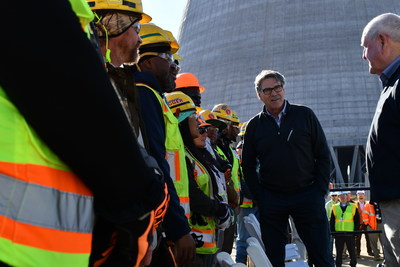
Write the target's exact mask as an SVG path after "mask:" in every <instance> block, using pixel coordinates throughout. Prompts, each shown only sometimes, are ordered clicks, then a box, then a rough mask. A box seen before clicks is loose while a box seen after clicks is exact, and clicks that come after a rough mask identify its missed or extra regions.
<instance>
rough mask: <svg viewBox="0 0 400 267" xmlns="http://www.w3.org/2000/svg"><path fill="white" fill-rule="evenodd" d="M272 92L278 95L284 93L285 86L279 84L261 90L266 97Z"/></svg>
mask: <svg viewBox="0 0 400 267" xmlns="http://www.w3.org/2000/svg"><path fill="white" fill-rule="evenodd" d="M272 90H274V91H275V92H276V93H279V92H282V90H283V86H282V85H281V84H278V85H275V86H274V87H272V88H264V89H261V91H262V92H263V93H264V95H270V94H271V93H272Z"/></svg>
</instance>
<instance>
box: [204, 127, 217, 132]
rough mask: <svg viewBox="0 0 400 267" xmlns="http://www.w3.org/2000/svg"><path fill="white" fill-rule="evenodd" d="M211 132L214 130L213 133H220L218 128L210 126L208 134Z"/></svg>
mask: <svg viewBox="0 0 400 267" xmlns="http://www.w3.org/2000/svg"><path fill="white" fill-rule="evenodd" d="M210 130H212V131H216V132H218V131H219V129H218V127H214V126H208V128H207V132H208V131H210Z"/></svg>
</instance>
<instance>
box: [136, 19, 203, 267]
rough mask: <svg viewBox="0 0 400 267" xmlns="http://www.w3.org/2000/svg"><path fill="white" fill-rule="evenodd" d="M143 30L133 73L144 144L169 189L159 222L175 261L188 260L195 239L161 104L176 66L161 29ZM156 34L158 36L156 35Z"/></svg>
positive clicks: (147, 27)
mask: <svg viewBox="0 0 400 267" xmlns="http://www.w3.org/2000/svg"><path fill="white" fill-rule="evenodd" d="M142 30H143V31H141V38H142V39H143V43H142V44H141V46H140V48H139V56H140V59H139V64H138V65H139V68H140V71H138V72H135V73H134V75H135V82H136V87H137V89H138V94H139V99H140V111H141V112H140V114H141V118H142V120H143V124H144V130H145V132H146V136H147V140H145V144H147V145H148V149H149V153H150V154H151V155H152V156H153V157H154V158H155V159H156V160H157V163H158V164H159V166H160V168H161V169H162V171H163V173H164V174H165V181H166V183H167V184H168V191H169V193H170V201H169V208H168V210H167V213H166V215H165V218H164V221H163V224H162V225H163V228H164V230H165V234H166V240H168V241H172V242H173V243H174V244H175V248H176V252H177V255H176V260H177V262H178V263H179V264H187V263H188V262H191V261H192V260H193V259H194V257H195V253H196V252H195V243H194V240H193V238H192V236H191V235H190V227H189V222H188V219H187V218H186V217H185V213H184V210H183V208H182V207H181V206H180V202H179V198H178V195H177V192H176V189H175V186H174V182H173V180H172V178H171V174H170V173H171V172H170V165H169V164H168V161H167V159H166V147H165V141H166V135H167V132H166V126H165V122H164V115H163V104H162V101H164V99H163V97H164V93H165V92H171V91H172V90H173V89H174V88H175V79H176V75H177V74H178V67H177V65H176V64H175V63H174V61H173V57H172V53H171V45H172V44H171V43H170V42H168V40H167V39H165V40H164V39H163V38H162V36H164V35H163V33H164V32H163V29H161V28H159V27H158V26H156V25H154V24H151V25H150V24H143V25H142ZM153 31H154V32H153ZM157 31H159V32H157ZM154 36H155V37H154ZM158 36H161V37H160V38H158ZM146 37H147V39H146ZM152 37H154V38H153V39H151V38H152ZM149 40H151V41H149ZM165 105H166V103H165ZM156 253H157V252H156ZM157 257H158V259H157ZM159 258H160V257H159V256H157V254H155V255H154V256H153V263H152V265H151V266H157V264H158V263H155V262H154V261H155V260H160V259H159ZM160 264H161V263H160ZM162 264H163V265H162V266H168V265H167V263H166V262H163V263H162ZM159 266H161V265H159Z"/></svg>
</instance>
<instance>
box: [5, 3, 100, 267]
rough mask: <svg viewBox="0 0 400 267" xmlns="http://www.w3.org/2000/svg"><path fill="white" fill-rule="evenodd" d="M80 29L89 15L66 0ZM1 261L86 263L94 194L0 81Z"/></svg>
mask: <svg viewBox="0 0 400 267" xmlns="http://www.w3.org/2000/svg"><path fill="white" fill-rule="evenodd" d="M70 3H71V6H72V8H73V10H74V11H75V13H76V14H77V16H78V17H79V19H80V22H81V25H82V28H83V29H85V30H86V29H87V26H88V23H89V22H90V21H91V20H93V13H92V11H91V10H90V8H89V6H88V5H87V3H86V1H84V0H70ZM0 116H1V120H0V148H1V149H0V184H1V186H0V203H1V205H0V262H4V263H6V264H8V265H11V266H24V267H26V266H41V267H47V266H48V267H53V266H61V267H62V266H65V267H70V266H74V267H75V266H76V267H79V266H88V264H89V256H90V252H91V243H92V230H93V224H94V212H93V194H92V192H91V190H90V189H89V188H88V187H87V186H86V185H85V184H84V183H83V182H82V181H81V180H80V179H79V178H78V177H77V176H76V175H75V174H73V173H72V172H71V170H70V169H69V168H68V166H67V165H66V164H65V163H64V162H62V161H61V160H60V159H59V158H58V157H57V156H56V155H55V154H54V153H53V152H52V151H51V150H50V149H49V148H48V146H47V145H46V144H45V143H43V141H42V140H41V139H40V138H39V137H38V136H37V134H36V133H35V131H34V130H33V129H32V128H31V127H30V125H29V124H28V123H27V122H26V120H25V119H24V118H23V116H22V115H21V113H20V112H19V111H18V109H17V108H16V107H15V105H14V104H13V103H12V102H11V101H10V100H9V99H8V96H7V95H6V93H5V92H4V90H3V89H2V88H1V86H0Z"/></svg>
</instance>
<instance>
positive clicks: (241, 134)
mask: <svg viewBox="0 0 400 267" xmlns="http://www.w3.org/2000/svg"><path fill="white" fill-rule="evenodd" d="M247 124H249V121H245V122H243V124H242V127H240V132H239V134H238V136H243V135H244V133H245V132H246V127H247Z"/></svg>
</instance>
